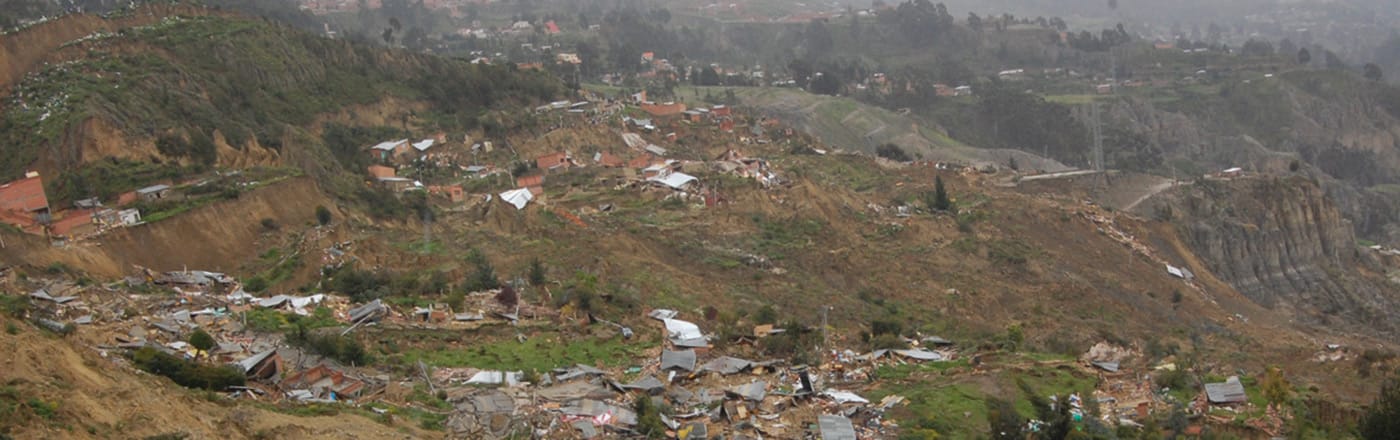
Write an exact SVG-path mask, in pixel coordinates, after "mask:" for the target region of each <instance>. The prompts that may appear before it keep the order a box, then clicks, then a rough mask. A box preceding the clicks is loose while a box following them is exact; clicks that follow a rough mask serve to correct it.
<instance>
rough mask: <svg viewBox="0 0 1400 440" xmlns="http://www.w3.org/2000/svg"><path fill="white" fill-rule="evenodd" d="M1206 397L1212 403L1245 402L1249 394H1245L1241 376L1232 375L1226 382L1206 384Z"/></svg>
mask: <svg viewBox="0 0 1400 440" xmlns="http://www.w3.org/2000/svg"><path fill="white" fill-rule="evenodd" d="M1206 398H1207V399H1210V403H1244V402H1246V401H1248V400H1249V395H1247V394H1245V392H1244V384H1242V383H1240V378H1239V377H1237V376H1230V378H1229V379H1225V381H1224V382H1220V383H1208V384H1206Z"/></svg>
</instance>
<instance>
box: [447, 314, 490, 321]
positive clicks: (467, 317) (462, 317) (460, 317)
mask: <svg viewBox="0 0 1400 440" xmlns="http://www.w3.org/2000/svg"><path fill="white" fill-rule="evenodd" d="M452 319H455V320H457V321H480V320H483V319H486V317H485V316H482V315H481V314H480V313H458V314H456V315H452Z"/></svg>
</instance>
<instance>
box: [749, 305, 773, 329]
mask: <svg viewBox="0 0 1400 440" xmlns="http://www.w3.org/2000/svg"><path fill="white" fill-rule="evenodd" d="M753 320H754V322H757V323H759V324H775V323H777V322H778V311H777V310H774V309H773V306H772V305H770V304H764V305H763V307H761V308H759V309H758V313H757V314H755V315H754V317H753Z"/></svg>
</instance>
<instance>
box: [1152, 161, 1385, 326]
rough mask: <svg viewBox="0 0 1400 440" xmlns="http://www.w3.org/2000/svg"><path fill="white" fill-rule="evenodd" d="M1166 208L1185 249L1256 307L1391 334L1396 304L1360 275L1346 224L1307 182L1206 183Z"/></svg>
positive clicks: (1379, 283)
mask: <svg viewBox="0 0 1400 440" xmlns="http://www.w3.org/2000/svg"><path fill="white" fill-rule="evenodd" d="M1173 197H1175V198H1176V200H1175V201H1174V203H1173V204H1172V205H1171V206H1172V207H1171V208H1170V209H1171V212H1172V213H1173V214H1174V215H1176V216H1178V223H1179V224H1180V228H1181V230H1182V233H1183V235H1184V238H1185V241H1186V242H1187V243H1188V244H1189V245H1190V246H1191V248H1192V249H1194V251H1195V253H1196V254H1197V255H1198V256H1199V257H1200V258H1202V259H1203V260H1204V261H1205V262H1206V263H1207V265H1208V266H1210V268H1211V270H1212V272H1213V273H1215V274H1216V275H1217V276H1219V277H1220V278H1221V279H1222V280H1224V281H1226V282H1228V283H1230V285H1232V286H1234V288H1235V289H1236V290H1238V291H1239V292H1240V293H1242V294H1244V295H1245V296H1247V297H1249V298H1250V299H1251V300H1253V301H1254V302H1256V303H1258V304H1260V305H1262V306H1264V307H1267V308H1270V309H1274V310H1278V311H1282V312H1284V313H1286V314H1288V315H1290V316H1293V317H1296V318H1300V319H1306V320H1310V321H1314V322H1323V323H1329V324H1332V325H1336V326H1339V327H1351V328H1356V329H1371V330H1373V331H1381V332H1394V331H1395V330H1396V329H1397V328H1400V325H1398V324H1400V319H1397V317H1396V316H1394V314H1393V313H1391V312H1390V311H1392V310H1395V307H1397V306H1400V297H1397V296H1396V295H1395V294H1394V293H1393V289H1392V288H1391V287H1389V286H1385V285H1383V284H1382V283H1383V281H1382V280H1374V279H1368V278H1367V277H1365V276H1362V273H1361V272H1358V271H1357V269H1358V268H1360V267H1361V265H1362V261H1360V260H1359V259H1358V258H1357V255H1358V252H1360V251H1359V250H1358V249H1357V246H1356V244H1355V243H1356V240H1355V237H1354V235H1353V232H1352V226H1351V224H1350V222H1348V221H1347V220H1345V219H1344V218H1342V215H1341V212H1340V211H1338V210H1337V208H1336V206H1335V205H1334V204H1333V203H1332V201H1331V200H1330V198H1328V197H1327V196H1325V195H1324V194H1323V191H1322V190H1321V189H1320V188H1318V187H1317V186H1316V185H1315V184H1313V183H1312V182H1310V181H1307V180H1306V179H1302V178H1298V177H1293V178H1248V179H1238V180H1232V181H1214V180H1207V181H1202V182H1199V183H1197V184H1196V185H1194V186H1191V187H1184V188H1183V189H1182V190H1180V191H1179V193H1178V194H1174V195H1173Z"/></svg>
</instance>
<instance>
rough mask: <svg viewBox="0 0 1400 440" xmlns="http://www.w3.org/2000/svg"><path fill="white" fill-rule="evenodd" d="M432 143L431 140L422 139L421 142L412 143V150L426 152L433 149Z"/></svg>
mask: <svg viewBox="0 0 1400 440" xmlns="http://www.w3.org/2000/svg"><path fill="white" fill-rule="evenodd" d="M433 142H435V140H433V139H423V140H422V141H419V142H414V143H413V148H416V149H418V151H428V149H429V148H433Z"/></svg>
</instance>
